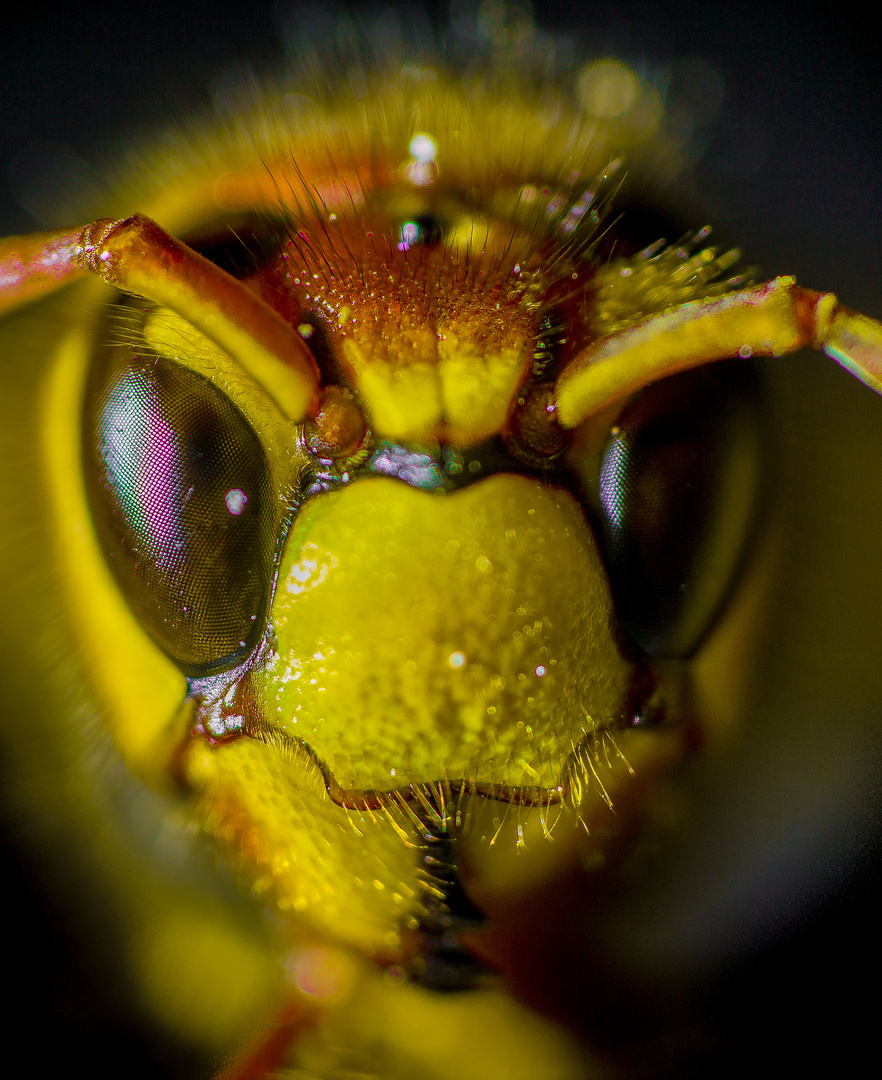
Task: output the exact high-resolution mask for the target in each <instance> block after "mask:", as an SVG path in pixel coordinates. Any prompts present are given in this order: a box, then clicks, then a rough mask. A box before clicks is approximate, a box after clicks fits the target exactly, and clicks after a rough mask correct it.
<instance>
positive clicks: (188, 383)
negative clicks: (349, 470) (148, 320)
mask: <svg viewBox="0 0 882 1080" xmlns="http://www.w3.org/2000/svg"><path fill="white" fill-rule="evenodd" d="M85 421H86V422H85V446H84V451H85V455H84V456H85V475H86V489H87V495H88V499H89V503H90V508H91V513H92V518H93V520H94V523H95V528H96V531H97V533H98V537H99V540H100V542H101V545H102V547H103V549H104V554H105V557H106V558H107V561H108V563H109V565H110V568H111V570H112V572H113V575H114V577H115V578H116V581H117V584H118V585H119V587H120V589H121V591H122V593H123V595H124V596H125V598H126V600H127V601H128V603H129V605H130V606H131V608H132V610H133V611H134V613H135V615H136V616H137V617H138V619H139V621H140V622H141V625H142V626H143V627H144V629H145V630H146V631H147V632H148V633H149V634H150V635H151V636H152V637H153V639H154V640H155V641H156V642H157V644H158V645H159V646H160V647H161V648H162V649H164V650H165V652H166V653H167V654H168V655H169V656H170V657H171V658H172V659H173V660H174V661H175V662H176V663H177V664H178V666H179V667H180V668H181V670H182V671H183V672H184V673H185V674H187V675H191V676H194V675H202V674H207V673H209V672H211V671H216V670H219V669H222V668H224V667H230V666H232V665H234V664H235V663H236V662H238V661H240V660H241V659H243V658H244V657H245V656H247V655H248V653H249V652H251V650H252V649H253V648H254V646H255V645H256V644H257V641H258V639H259V638H260V635H261V633H262V631H263V624H264V619H265V616H266V610H267V603H268V597H269V590H270V584H271V574H272V559H273V548H274V518H275V513H274V504H273V497H272V491H271V487H270V479H269V469H268V465H267V460H266V456H265V453H264V451H263V448H262V446H261V444H260V440H259V439H258V438H257V435H256V434H255V432H254V430H253V429H252V428H251V426H250V425H249V423H248V422H247V421H246V419H245V417H244V416H243V415H242V413H241V412H239V410H238V409H237V408H236V407H235V406H234V405H233V404H232V403H231V402H230V401H229V400H228V399H227V398H226V397H225V396H224V394H222V393H221V392H220V391H219V390H218V389H217V388H216V387H215V386H214V385H213V384H212V383H210V382H209V381H208V380H207V379H204V378H203V377H202V376H200V375H197V374H195V373H194V372H192V371H190V370H188V369H187V368H184V367H182V366H181V365H179V364H176V363H174V362H172V361H170V360H166V359H163V358H160V357H155V356H150V357H141V356H131V355H130V354H126V353H125V352H123V351H122V350H119V351H115V352H114V351H111V354H110V359H109V360H105V361H103V362H102V363H99V364H98V365H97V367H96V370H95V372H94V374H93V377H92V379H91V383H90V386H89V389H88V391H87V399H86V416H85Z"/></svg>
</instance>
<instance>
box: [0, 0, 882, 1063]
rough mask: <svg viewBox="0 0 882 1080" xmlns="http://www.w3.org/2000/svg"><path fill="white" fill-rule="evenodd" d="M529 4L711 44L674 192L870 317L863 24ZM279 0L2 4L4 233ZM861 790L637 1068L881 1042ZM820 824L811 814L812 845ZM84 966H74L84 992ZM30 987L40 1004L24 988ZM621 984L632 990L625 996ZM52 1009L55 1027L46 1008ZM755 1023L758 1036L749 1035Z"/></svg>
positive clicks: (873, 294) (880, 260) (849, 1053)
mask: <svg viewBox="0 0 882 1080" xmlns="http://www.w3.org/2000/svg"><path fill="white" fill-rule="evenodd" d="M536 6H537V9H538V11H537V14H538V19H539V21H540V23H542V24H543V25H545V26H547V27H549V28H550V29H553V30H555V31H566V32H568V33H570V34H572V35H574V36H575V37H576V38H577V39H578V40H579V41H580V42H582V43H584V47H585V50H586V52H588V53H589V54H591V55H594V54H596V55H606V54H609V55H616V56H620V57H622V58H624V59H626V60H627V61H629V62H630V63H632V64H634V65H635V66H636V67H637V68H638V69H639V70H643V71H646V72H647V73H650V74H652V75H653V76H654V77H656V78H658V79H659V81H662V82H663V81H664V77H665V71H666V70H668V65H670V63H671V61H672V60H677V59H682V58H690V57H700V58H701V59H702V60H704V61H706V62H708V63H709V64H710V65H711V66H712V67H713V68H714V69H715V70H716V71H717V72H718V73H719V76H720V79H721V84H722V87H723V90H724V96H723V98H722V103H721V107H720V109H719V112H718V113H717V115H716V116H715V117H714V118H712V119H709V121H708V123H707V124H705V125H704V127H703V128H702V129H701V130H700V131H699V133H698V139H697V141H698V143H699V144H700V145H701V154H700V156H699V158H698V160H697V162H696V164H695V167H694V170H693V173H692V175H691V177H690V179H689V181H688V185H687V184H686V183H685V182H684V187H683V188H681V189H680V190H678V191H676V192H673V193H672V196H673V201H674V202H675V203H677V202H682V201H683V198H684V192H686V193H688V202H689V204H690V205H691V206H692V207H694V215H695V216H694V221H693V222H692V223H693V224H695V225H702V224H704V223H705V222H708V221H709V222H711V223H712V224H713V225H714V227H715V230H716V233H717V236H718V238H719V239H721V241H722V242H724V243H737V244H738V245H740V246H741V247H742V248H743V249H744V251H745V253H746V255H747V258H748V260H749V261H750V262H751V263H754V264H756V265H758V266H760V267H761V270H762V275H763V276H764V277H765V276H769V277H771V276H773V275H774V274H777V273H795V274H796V275H797V277H798V278H799V280H800V281H801V282H802V283H803V284H805V285H807V286H810V287H814V288H821V289H829V290H833V291H835V292H837V293H838V294H839V295H840V296H841V297H842V298H843V300H845V301H846V302H847V303H849V304H850V305H851V306H853V307H856V308H858V309H862V310H865V311H867V312H868V313H870V314H874V315H876V316H877V317H879V316H882V214H880V206H882V130H880V117H882V79H880V74H879V70H878V63H879V59H878V52H877V49H876V47H875V42H874V41H873V40H871V39H872V35H871V34H869V33H868V32H866V30H865V29H864V28H862V27H859V26H856V25H853V24H852V23H850V22H849V21H848V20H847V19H843V18H840V17H839V13H838V12H837V11H836V9H835V7H827V8H824V9H820V8H819V9H815V8H812V7H810V6H806V5H804V4H795V3H794V4H783V3H775V2H768V3H764V4H757V3H745V4H740V5H734V4H717V3H705V4H698V3H694V2H680V3H668V2H665V3H638V2H615V3H609V4H601V3H596V2H591V3H585V4H581V5H576V4H572V3H570V4H556V3H544V4H539V5H536ZM446 7H447V5H432V6H427V7H426V10H427V12H428V18H429V20H430V21H433V20H435V21H437V23H438V25H441V24H442V23H443V21H444V18H445V15H444V12H445V11H446ZM362 9H364V10H367V11H376V5H358V4H353V5H349V7H348V10H350V11H352V12H353V13H355V14H356V15H357V14H358V13H359V12H360V11H361V10H362ZM292 11H294V12H295V13H297V15H295V17H298V16H299V17H300V18H301V19H305V20H309V19H310V18H311V16H310V13H309V9H307V8H305V7H304V6H299V7H298V5H292V4H284V3H279V4H276V5H273V4H262V3H244V2H238V3H233V2H217V3H212V4H210V5H209V4H205V5H199V4H182V3H178V4H170V3H153V4H149V5H146V6H145V7H144V9H143V10H142V11H137V12H134V11H131V12H130V11H124V10H122V9H121V8H119V7H113V6H109V5H106V6H101V7H98V6H96V7H95V9H94V10H93V11H91V12H90V11H89V10H88V7H87V6H86V5H78V6H76V7H71V8H69V9H67V11H65V12H63V13H61V14H58V13H56V12H55V11H53V13H52V15H51V17H50V15H49V14H48V12H43V11H41V10H40V8H39V6H37V7H32V8H31V9H30V10H29V11H28V12H26V13H25V14H23V15H20V16H13V17H12V19H11V20H10V19H9V18H8V17H7V20H6V25H5V26H4V35H3V44H2V51H3V64H2V72H0V233H11V232H27V231H31V230H33V229H35V228H41V227H52V226H55V225H62V224H73V223H75V222H72V221H70V220H57V219H56V218H57V207H58V206H59V205H63V203H64V202H66V201H67V200H68V199H69V198H70V195H71V193H72V192H75V191H76V190H77V188H78V187H79V186H85V187H86V188H89V187H92V186H94V185H95V183H96V170H98V169H99V163H100V162H101V161H103V160H105V159H108V158H112V157H113V154H114V149H115V147H117V146H119V145H121V144H123V143H125V142H126V141H127V140H128V139H129V138H130V137H131V133H132V131H133V129H134V130H139V129H142V130H145V131H149V130H151V129H153V128H159V129H161V127H162V125H163V124H164V123H166V122H169V121H170V122H172V123H174V122H175V121H176V119H177V118H179V117H180V116H182V115H186V114H187V113H188V112H189V111H191V110H192V109H199V108H203V107H205V106H207V105H208V104H209V103H210V100H211V94H212V88H213V87H215V88H216V87H217V86H219V85H222V84H224V83H225V81H227V80H228V79H229V78H230V76H231V75H233V76H235V75H236V74H237V73H238V74H240V75H241V74H243V73H247V71H248V68H249V66H251V67H252V68H253V69H254V70H255V71H256V72H257V73H258V74H260V73H261V72H262V71H271V70H272V69H273V67H274V66H277V65H278V64H279V63H280V62H282V61H283V58H284V45H283V40H282V37H283V35H282V32H281V30H280V27H281V26H282V25H283V24H285V23H286V21H288V20H289V19H290V17H291V12H292ZM99 182H100V181H99ZM136 209H138V208H137V207H132V210H136ZM54 215H55V216H54ZM870 704H871V705H872V703H870ZM833 737H834V736H831V739H832V738H833ZM874 762H877V759H874ZM781 768H782V769H786V768H787V765H786V762H782V764H781ZM863 768H864V774H869V775H871V778H872V776H873V775H876V776H878V771H876V773H873V770H874V769H876V764H873V763H871V765H867V763H866V761H865V762H864V767H863ZM869 790H870V792H871V794H870V795H868V796H867V797H866V799H865V801H864V803H863V804H862V806H863V811H862V816H860V818H859V820H857V819H854V820H852V821H851V822H850V823H844V822H839V823H838V824H837V823H836V822H835V821H834V822H833V823H832V824H831V826H830V828H831V834H832V836H833V843H834V846H835V843H836V842H837V841H838V840H841V836H842V833H843V831H844V830H846V829H851V828H854V829H855V830H857V838H856V840H855V841H854V845H853V847H852V848H851V849H850V852H851V854H850V855H849V860H847V866H845V864H843V865H844V869H843V870H842V873H841V874H840V875H839V878H838V880H837V883H836V885H835V887H834V886H831V885H830V882H829V880H827V881H826V882H825V884H824V885H823V887H821V886H820V885H819V886H818V889H817V891H816V894H814V893H813V892H812V889H811V887H810V886H806V885H805V884H803V885H802V886H801V887H800V889H797V890H796V892H797V893H800V896H801V897H803V899H804V896H805V895H808V897H809V900H808V902H805V903H802V902H800V903H799V904H796V902H795V901H794V900H793V896H794V895H795V894H794V893H791V894H787V893H785V894H783V895H782V897H776V896H772V895H767V896H765V897H763V896H759V898H757V896H756V895H755V891H754V892H752V891H751V890H755V888H756V881H753V882H750V883H746V884H745V887H744V894H743V902H744V904H748V903H749V904H752V905H757V906H758V909H759V910H760V913H761V914H760V921H762V920H765V923H766V925H767V932H766V933H765V934H764V935H759V936H756V935H754V936H753V937H752V938H751V937H750V935H746V936H745V940H744V943H743V944H741V945H737V946H736V947H735V948H734V949H733V948H731V947H730V944H731V943H730V942H724V941H722V940H721V941H720V944H719V948H718V950H717V955H716V956H714V955H713V950H711V955H710V958H709V959H708V958H707V957H706V958H705V960H704V961H703V963H704V967H701V968H700V970H697V971H696V973H695V975H694V978H693V980H692V981H691V983H690V981H689V979H688V978H687V979H686V986H685V989H684V988H683V987H682V986H680V987H679V988H678V990H677V994H679V995H681V997H678V998H677V1000H678V1002H682V1004H683V1007H684V1008H689V1007H690V1006H692V1007H694V1006H696V1003H697V1002H699V1001H700V1003H701V1009H700V1010H697V1011H699V1012H700V1013H701V1017H702V1020H701V1023H703V1024H704V1025H706V1029H707V1031H708V1032H709V1033H710V1034H709V1036H708V1046H709V1048H710V1049H708V1050H707V1052H706V1055H705V1056H704V1057H702V1058H701V1064H700V1065H695V1066H690V1065H686V1064H683V1062H682V1061H679V1062H678V1059H677V1052H673V1053H672V1057H671V1058H670V1059H669V1060H668V1061H667V1064H665V1065H662V1064H659V1065H658V1066H657V1067H652V1066H650V1067H649V1068H648V1075H656V1074H657V1075H662V1074H663V1073H664V1070H665V1069H669V1070H670V1074H671V1075H682V1074H685V1073H686V1072H688V1069H689V1068H692V1067H694V1068H695V1069H696V1070H697V1074H698V1075H727V1074H728V1073H729V1071H730V1070H731V1071H735V1070H736V1069H737V1070H738V1071H741V1070H743V1069H744V1068H746V1067H750V1068H751V1069H752V1071H754V1072H756V1073H757V1074H758V1075H768V1074H769V1072H770V1071H771V1070H772V1068H773V1063H774V1065H775V1066H777V1067H779V1068H782V1067H783V1068H787V1070H788V1071H791V1070H793V1071H796V1070H798V1069H799V1068H804V1067H806V1066H809V1065H814V1066H816V1065H818V1064H819V1062H820V1060H821V1058H822V1057H823V1056H824V1055H830V1056H831V1057H835V1058H836V1059H837V1061H838V1064H839V1066H840V1067H842V1068H843V1071H844V1072H845V1074H848V1073H849V1072H850V1068H849V1066H850V1064H852V1063H855V1062H857V1061H858V1060H859V1055H860V1054H861V1053H862V1052H864V1051H867V1052H870V1053H874V1050H873V1047H874V1045H875V1031H874V1030H873V1023H874V1021H873V1014H872V1012H871V1004H872V1002H871V1000H870V999H868V998H867V997H865V996H864V995H863V994H862V992H861V991H860V989H859V986H860V983H861V981H862V979H864V978H868V979H869V980H871V982H872V980H873V979H874V978H875V972H874V970H873V969H874V966H875V963H876V961H877V959H878V932H877V930H876V926H877V922H878V911H879V874H878V867H879V858H878V855H879V839H880V814H879V801H878V796H879V783H878V780H876V781H875V784H873V783H871V784H870V789H869ZM805 797H806V798H809V799H810V798H811V791H810V790H808V791H807V792H806V793H805ZM852 839H854V838H853V837H852ZM821 842H822V841H821V839H819V838H818V837H817V835H815V837H814V839H812V840H810V842H809V843H808V847H809V848H810V847H811V846H812V843H821ZM795 848H799V845H798V844H796V845H795ZM799 850H802V849H801V848H800V849H799ZM795 858H796V859H797V861H798V860H799V859H800V858H802V860H803V864H804V876H805V875H808V874H809V868H810V867H811V865H812V863H811V857H810V855H809V854H805V853H803V855H799V854H798V853H797V855H796V856H795ZM687 861H688V860H687ZM788 905H790V906H791V907H793V909H794V910H795V911H796V914H795V915H794V914H793V913H792V912H791V911H790V910H789V909H788ZM794 905H795V906H794ZM37 925H39V923H37ZM18 926H19V929H18V932H17V934H16V937H17V938H18V940H20V941H25V942H28V940H29V939H28V936H27V928H28V926H29V924H28V922H27V920H26V919H23V920H22V921H21V922H20V923H19V924H18ZM738 933H739V930H738V927H737V926H736V927H733V935H734V936H735V937H737V936H738ZM748 939H749V940H748ZM68 944H69V943H66V942H65V941H64V939H63V935H62V937H61V938H59V940H58V941H57V942H56V941H52V942H50V943H49V944H48V945H47V946H46V948H45V949H44V951H43V953H40V954H39V955H40V957H41V959H40V963H50V962H51V959H50V958H47V957H46V955H45V954H46V953H47V952H51V951H52V950H56V951H60V950H64V949H65V948H67V947H68ZM571 974H572V973H571ZM681 975H682V973H681ZM69 977H70V976H69ZM90 977H92V978H93V979H94V978H95V976H90V975H89V973H88V972H86V973H85V975H83V979H84V985H85V987H86V992H87V993H88V992H89V990H88V986H89V978H90ZM35 981H36V982H39V977H38V978H37V980H35ZM666 992H667V989H666V987H665V985H664V980H663V979H661V978H660V979H658V980H657V982H656V983H655V984H651V985H650V987H649V989H648V990H645V991H641V993H643V997H642V998H641V1001H640V1004H639V1008H640V1010H641V1016H642V1017H643V1020H642V1022H643V1023H644V1024H645V1025H646V1026H647V1027H650V1028H651V1026H652V1025H651V1021H650V1020H647V1019H646V1014H647V1013H650V1014H651V1011H652V995H653V994H656V995H658V1005H659V1010H658V1012H659V1017H660V1018H662V1017H664V1016H665V1015H666V1009H665V1008H664V1007H662V1006H663V998H664V995H665V994H666ZM870 993H872V991H871V992H870ZM49 997H50V1002H49V1004H48V1006H47V1007H48V1008H51V1007H52V1005H51V993H50V994H49ZM99 997H100V995H99ZM589 999H590V995H588V997H586V1001H588V1000H589ZM33 1000H34V1002H35V1003H39V1000H40V999H39V996H38V995H37V996H36V997H35V998H34V999H33ZM621 1000H622V1008H623V1009H627V1007H628V1005H627V995H626V994H625V995H624V996H623V997H622V999H621ZM34 1007H35V1008H36V1009H38V1008H39V1004H35V1006H34ZM101 1007H108V1005H107V1002H102V1006H101ZM591 1007H593V1006H591V1005H590V1004H589V1005H586V1008H591ZM794 1018H796V1019H794ZM28 1020H29V1021H30V1024H29V1027H30V1026H31V1025H32V1029H33V1030H34V1031H35V1032H37V1033H38V1032H39V1031H40V1024H41V1023H43V1022H44V1020H42V1019H40V1018H35V1016H34V1014H33V1013H32V1014H31V1015H30V1017H29V1018H28V1017H23V1018H22V1024H25V1023H26V1021H28ZM659 1022H660V1023H663V1022H664V1021H663V1020H661V1019H660V1021H659ZM127 1023H128V1022H125V1023H124V1022H122V1021H119V1020H118V1018H116V1017H115V1018H114V1020H113V1023H112V1024H111V1025H110V1027H111V1028H112V1030H111V1031H110V1032H109V1034H108V1038H107V1043H106V1045H105V1046H104V1048H103V1049H102V1050H101V1051H97V1057H96V1058H95V1059H94V1061H95V1070H96V1071H95V1072H94V1073H93V1075H96V1076H101V1075H105V1074H109V1068H110V1066H109V1062H111V1061H113V1060H114V1057H115V1056H119V1057H121V1056H123V1055H126V1054H128V1053H129V1048H130V1046H135V1047H144V1046H147V1045H148V1043H150V1040H151V1036H150V1034H149V1033H148V1034H146V1035H145V1034H144V1033H142V1032H138V1031H137V1030H135V1031H131V1030H129V1028H128V1027H127ZM47 1027H49V1028H50V1030H53V1029H54V1021H49V1023H48V1024H47ZM22 1030H23V1031H24V1030H27V1028H24V1027H23V1028H22ZM785 1032H786V1034H784V1035H782V1033H785ZM779 1035H780V1036H781V1037H779ZM37 1037H38V1036H37ZM647 1038H648V1039H649V1041H650V1042H652V1041H653V1038H655V1039H656V1041H657V1036H651V1035H650V1036H648V1037H647ZM62 1039H63V1041H64V1043H65V1045H66V1046H67V1050H68V1051H69V1052H70V1053H71V1054H73V1057H72V1058H71V1057H69V1056H68V1054H67V1052H66V1053H65V1056H66V1057H67V1060H69V1061H70V1060H75V1059H76V1057H77V1056H79V1055H80V1054H85V1053H86V1052H87V1050H88V1053H89V1055H90V1056H91V1055H92V1054H94V1053H96V1050H95V1048H94V1047H93V1046H91V1045H89V1046H88V1047H87V1046H86V1045H85V1043H83V1042H82V1040H81V1039H80V1036H79V1035H78V1033H77V1031H76V1030H75V1027H74V1026H71V1027H70V1029H69V1030H66V1031H64V1032H63V1034H62ZM78 1039H80V1041H79V1042H78ZM766 1040H769V1048H767V1049H761V1046H762V1044H763V1043H764V1042H765V1041H766ZM138 1052H140V1051H136V1053H138ZM163 1062H164V1064H163V1065H162V1066H160V1065H159V1064H157V1063H153V1064H150V1063H148V1064H147V1065H146V1066H145V1071H144V1073H143V1075H162V1074H163V1073H162V1068H167V1069H168V1074H169V1075H173V1074H174V1072H175V1069H176V1066H174V1065H168V1064H167V1062H168V1058H167V1056H163ZM672 1062H673V1063H672ZM191 1067H195V1066H191V1064H189V1063H188V1064H186V1065H184V1064H181V1065H180V1067H179V1068H180V1070H183V1072H187V1071H188V1070H189V1069H190V1068H191ZM124 1071H125V1070H124ZM136 1071H137V1070H135V1071H132V1075H135V1073H136Z"/></svg>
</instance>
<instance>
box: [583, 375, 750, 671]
mask: <svg viewBox="0 0 882 1080" xmlns="http://www.w3.org/2000/svg"><path fill="white" fill-rule="evenodd" d="M760 411H761V409H760V394H759V386H758V379H757V375H756V372H755V370H754V368H753V366H752V365H751V364H749V363H743V362H740V361H737V360H735V361H727V362H723V363H719V364H714V365H712V366H711V367H707V368H701V369H698V370H696V371H689V372H685V373H683V374H681V375H676V376H673V377H672V378H669V379H666V380H664V381H662V382H659V383H656V384H655V385H653V386H650V387H647V389H646V390H644V391H642V392H641V393H640V394H639V395H638V396H637V397H636V398H635V399H634V400H633V401H631V402H630V403H629V404H628V405H627V406H626V408H625V410H624V411H623V413H622V414H621V416H620V418H619V420H618V423H617V424H616V426H615V427H614V428H613V429H612V432H611V434H610V438H609V441H608V443H607V445H606V449H605V451H604V455H603V460H602V465H601V473H600V491H599V503H600V512H601V535H602V546H603V547H604V549H605V556H606V562H607V570H608V572H609V576H610V585H611V588H612V592H613V596H614V598H615V602H616V610H617V612H618V615H619V620H620V623H621V625H622V628H623V629H624V631H625V632H626V633H627V634H628V636H629V637H630V638H631V639H632V641H633V642H634V643H635V644H637V645H638V646H639V647H640V648H641V649H642V650H643V651H644V652H645V653H646V654H648V655H650V656H667V657H687V656H689V655H690V654H692V653H693V652H694V651H695V650H696V649H697V648H698V646H699V645H700V644H701V642H702V640H703V638H704V636H705V635H706V634H707V633H708V631H709V630H710V629H711V627H712V625H713V623H714V619H715V618H716V616H717V614H718V613H719V611H720V609H721V608H722V606H723V604H724V602H725V601H726V599H727V598H728V595H729V593H730V591H731V589H732V587H733V585H734V583H735V581H736V579H737V576H738V571H739V570H740V568H741V564H742V562H743V559H744V556H745V552H746V550H747V547H748V545H749V542H750V540H751V538H752V535H753V533H754V529H755V526H756V523H757V517H758V511H759V508H760V501H761V492H762V459H763V446H762V443H763V438H762V430H763V429H762V424H761V416H760Z"/></svg>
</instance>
